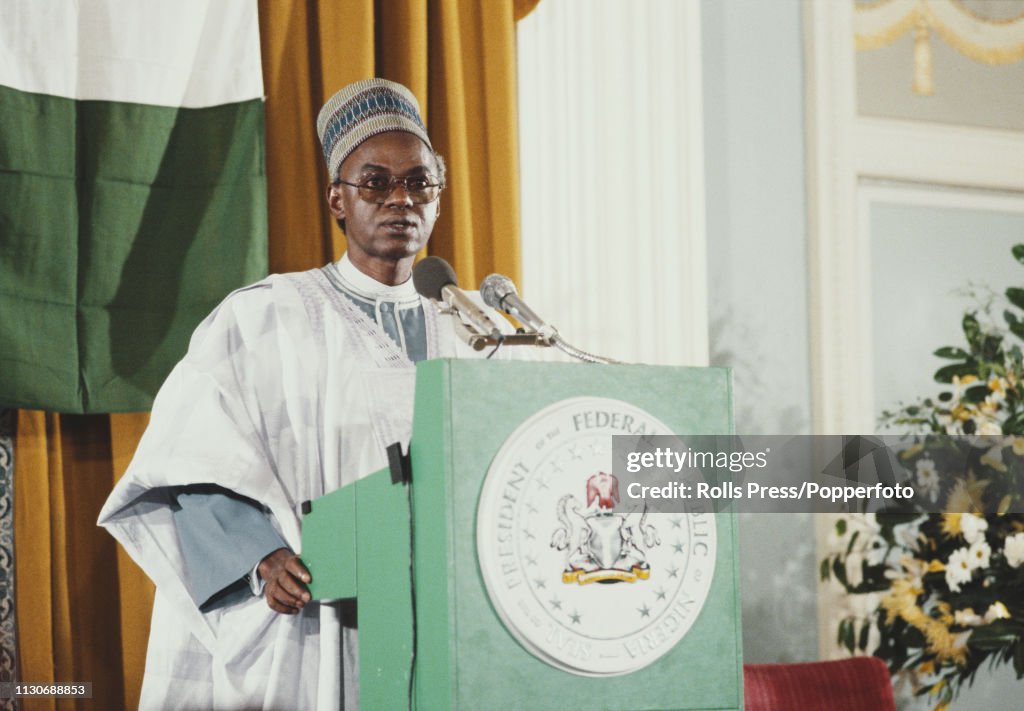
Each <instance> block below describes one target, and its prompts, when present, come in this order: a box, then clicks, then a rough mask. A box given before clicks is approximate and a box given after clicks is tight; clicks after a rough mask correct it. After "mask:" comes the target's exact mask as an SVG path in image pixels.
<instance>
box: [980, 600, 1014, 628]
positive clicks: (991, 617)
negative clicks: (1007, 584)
mask: <svg viewBox="0 0 1024 711" xmlns="http://www.w3.org/2000/svg"><path fill="white" fill-rule="evenodd" d="M1009 617H1010V611H1009V610H1007V609H1006V605H1004V604H1003V603H1001V602H1000V601H998V600H996V601H995V602H993V603H992V604H991V605H989V606H988V611H987V612H985V623H986V624H989V623H992V622H995V621H996V620H1006V619H1009Z"/></svg>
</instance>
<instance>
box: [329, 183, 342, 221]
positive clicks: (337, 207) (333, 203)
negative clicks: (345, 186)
mask: <svg viewBox="0 0 1024 711" xmlns="http://www.w3.org/2000/svg"><path fill="white" fill-rule="evenodd" d="M327 209H328V210H330V211H331V214H332V215H333V216H334V219H336V220H344V219H345V202H344V201H343V200H342V199H341V186H340V185H338V184H337V183H328V184H327Z"/></svg>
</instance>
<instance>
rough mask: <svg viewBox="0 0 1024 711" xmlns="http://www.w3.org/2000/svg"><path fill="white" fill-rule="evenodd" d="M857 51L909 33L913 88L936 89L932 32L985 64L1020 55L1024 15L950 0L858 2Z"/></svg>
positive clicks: (924, 93) (927, 93)
mask: <svg viewBox="0 0 1024 711" xmlns="http://www.w3.org/2000/svg"><path fill="white" fill-rule="evenodd" d="M853 28H854V35H855V37H856V47H857V49H858V50H871V49H877V48H879V47H883V46H885V45H887V44H891V43H892V42H895V41H896V40H897V39H899V38H900V37H902V36H903V35H904V34H906V33H907V32H910V31H911V30H913V32H914V83H913V87H914V93H915V94H918V95H920V96H930V95H931V94H934V93H935V82H934V78H933V76H932V66H933V63H932V48H931V44H930V38H931V33H933V32H934V33H935V34H938V35H939V36H940V37H942V39H943V40H945V41H946V43H947V44H948V45H950V46H951V47H953V48H954V49H956V50H957V51H958V52H960V54H962V55H964V56H965V57H969V58H970V59H973V60H974V61H976V62H982V63H985V64H1009V63H1011V62H1018V61H1020V60H1021V59H1024V16H1021V17H1017V18H1011V19H989V18H985V17H981V16H979V15H977V14H976V13H974V12H972V11H971V10H970V9H968V8H967V7H966V6H964V5H963V4H962V3H960V2H955V1H954V0H882V1H881V2H875V3H871V4H858V5H857V6H856V7H855V10H854V16H853Z"/></svg>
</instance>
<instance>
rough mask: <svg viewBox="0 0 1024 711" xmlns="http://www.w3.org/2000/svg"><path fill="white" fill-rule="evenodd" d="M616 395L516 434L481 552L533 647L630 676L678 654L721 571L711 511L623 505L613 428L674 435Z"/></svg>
mask: <svg viewBox="0 0 1024 711" xmlns="http://www.w3.org/2000/svg"><path fill="white" fill-rule="evenodd" d="M669 434H672V432H671V430H670V429H669V428H668V427H667V426H666V425H665V424H664V423H662V422H660V421H659V420H657V419H656V418H655V417H653V416H652V415H650V414H648V413H647V412H644V411H643V410H641V409H639V408H637V407H635V406H633V405H630V404H628V403H625V402H622V401H620V400H613V399H609V398H597V397H578V398H571V399H568V400H562V401H561V402H558V403H555V404H553V405H550V406H549V407H547V408H545V409H543V410H541V411H540V412H537V413H536V414H534V415H533V416H532V417H530V418H529V419H528V420H526V421H525V422H523V424H521V425H520V426H519V427H518V428H517V429H516V430H515V431H514V432H513V433H512V435H511V436H510V437H509V438H508V439H507V440H506V441H505V443H504V444H503V445H502V447H501V449H500V450H499V451H498V454H497V455H496V456H495V458H494V461H493V462H492V463H491V466H490V468H489V469H488V472H487V477H486V479H485V480H484V485H483V490H482V492H481V495H480V504H479V507H478V509H477V555H478V557H479V560H480V568H481V571H482V573H483V577H484V582H485V584H486V586H487V592H488V594H489V595H490V598H491V603H492V604H493V605H494V609H495V610H496V611H497V612H498V615H499V616H500V617H501V620H502V622H503V623H504V624H505V627H506V628H507V629H508V631H509V632H510V633H511V634H512V636H513V637H515V638H516V639H517V640H518V641H519V642H520V644H522V645H523V646H524V647H525V648H526V649H527V650H528V651H529V652H530V653H532V654H533V655H535V656H536V657H538V658H539V659H542V660H544V661H545V662H547V663H548V664H551V665H552V666H555V667H558V668H559V669H563V670H565V671H568V672H572V673H574V674H580V675H584V676H608V675H615V674H628V673H630V672H633V671H636V670H638V669H641V668H643V667H645V666H647V665H648V664H651V663H652V662H654V661H655V660H656V659H658V658H659V657H661V656H662V655H663V654H665V653H667V652H668V651H669V650H671V649H672V648H673V647H674V646H675V644H676V643H677V642H679V640H681V639H682V638H683V636H684V635H685V634H686V633H687V631H689V629H690V627H691V626H692V625H693V623H694V621H695V620H696V618H697V615H698V614H699V613H700V610H701V607H702V606H703V604H704V600H705V599H706V597H707V594H708V590H709V588H710V585H711V579H712V576H713V574H714V569H715V550H716V547H715V542H716V535H715V518H714V516H713V515H712V514H711V513H710V510H708V509H694V510H692V511H690V512H688V513H671V514H670V513H653V512H648V511H647V510H646V509H645V508H644V507H643V505H642V504H641V503H636V502H629V501H623V500H622V498H621V496H620V492H619V486H618V481H617V479H616V478H615V476H614V475H613V474H612V472H613V466H612V464H613V462H612V436H613V435H633V436H643V435H669Z"/></svg>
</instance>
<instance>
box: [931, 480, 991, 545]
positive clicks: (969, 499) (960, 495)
mask: <svg viewBox="0 0 1024 711" xmlns="http://www.w3.org/2000/svg"><path fill="white" fill-rule="evenodd" d="M988 484H989V483H988V481H985V480H982V481H978V478H977V477H976V476H974V472H968V473H967V479H966V480H964V479H960V480H959V481H957V483H956V484H955V485H954V486H953V490H952V491H950V492H949V496H948V497H947V498H946V510H947V511H968V512H971V513H981V512H982V510H983V509H982V502H981V496H982V494H983V493H984V492H985V487H987V486H988ZM954 515H956V514H943V521H942V530H943V532H947V533H948V534H949V536H950V538H952V537H953V536H955V535H957V534H959V533H960V517H959V516H958V515H957V518H956V521H947V520H946V516H954ZM947 524H948V525H951V526H956V530H955V531H947V529H946V526H947Z"/></svg>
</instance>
